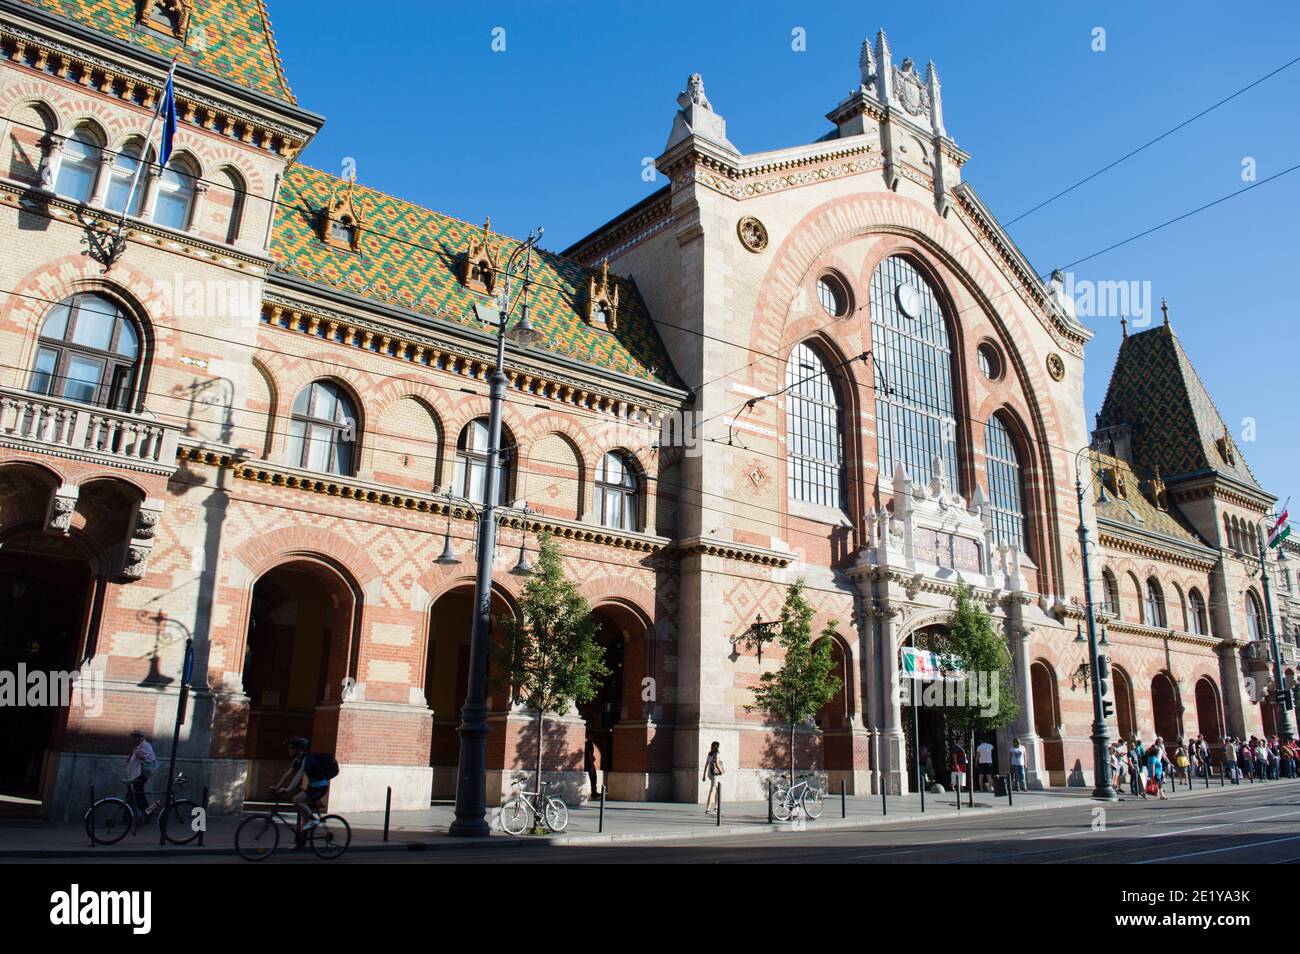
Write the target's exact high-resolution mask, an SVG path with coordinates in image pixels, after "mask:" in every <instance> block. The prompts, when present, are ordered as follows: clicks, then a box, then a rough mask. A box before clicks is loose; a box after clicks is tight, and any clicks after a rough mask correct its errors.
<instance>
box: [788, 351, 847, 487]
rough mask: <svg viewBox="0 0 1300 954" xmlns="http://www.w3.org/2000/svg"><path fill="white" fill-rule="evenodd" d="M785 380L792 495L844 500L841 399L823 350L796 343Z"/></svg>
mask: <svg viewBox="0 0 1300 954" xmlns="http://www.w3.org/2000/svg"><path fill="white" fill-rule="evenodd" d="M785 384H786V414H785V420H786V467H787V469H788V473H789V481H788V486H789V495H790V499H791V500H800V501H804V502H805V503H812V504H819V505H821V506H823V507H840V506H843V487H842V485H843V474H844V456H843V450H842V444H841V439H840V426H841V421H840V405H839V401H838V400H837V398H836V396H835V385H834V382H833V381H832V380H831V376H830V371H829V369H828V368H827V367H826V363H825V361H823V360H822V357H821V355H819V354H818V353H817V352H816V351H815V350H814V349H813V348H811V347H810V346H808V345H806V344H799V345H796V346H795V348H794V350H793V351H792V352H791V353H790V360H789V362H787V364H786V371H785Z"/></svg>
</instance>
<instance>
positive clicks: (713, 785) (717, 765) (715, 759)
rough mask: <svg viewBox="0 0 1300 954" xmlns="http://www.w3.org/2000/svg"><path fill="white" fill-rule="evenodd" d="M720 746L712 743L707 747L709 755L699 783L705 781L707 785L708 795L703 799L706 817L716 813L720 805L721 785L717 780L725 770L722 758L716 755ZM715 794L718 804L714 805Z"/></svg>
mask: <svg viewBox="0 0 1300 954" xmlns="http://www.w3.org/2000/svg"><path fill="white" fill-rule="evenodd" d="M720 744H721V743H719V742H714V743H713V744H712V745H711V746H709V754H708V755H707V756H706V757H705V759H704V776H703V778H701V781H707V782H708V783H709V794H708V797H706V798H705V799H704V813H705V814H706V815H708V814H712V813H713V812H715V811H717V810H718V809H719V808H720V807H721V804H720V803H721V802H722V792H721V788H720V786H721V784H722V783H721V782H720V781H719V779H721V778H722V774H723V772H724V771H725V769H723V767H722V756H720V755H719V754H718V746H719V745H720ZM715 794H717V795H718V804H715V803H714V801H713V796H714V795H715ZM710 806H712V807H710Z"/></svg>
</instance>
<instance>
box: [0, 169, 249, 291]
mask: <svg viewBox="0 0 1300 954" xmlns="http://www.w3.org/2000/svg"><path fill="white" fill-rule="evenodd" d="M0 205H8V206H12V207H13V208H16V209H22V210H24V211H29V212H30V211H32V207H33V206H34V205H35V206H40V207H42V210H41V212H39V213H37V214H43V215H45V216H46V217H47V218H49V219H51V220H53V221H56V222H64V223H66V224H68V225H71V226H73V227H75V228H78V229H94V230H96V231H98V232H99V233H101V234H106V233H107V232H108V231H112V230H114V229H116V228H117V223H118V220H119V216H118V215H116V214H114V213H112V212H108V211H105V210H104V209H98V208H93V207H91V206H88V205H81V204H79V203H76V202H69V201H68V200H67V199H63V198H60V197H59V196H57V195H54V194H53V193H50V192H46V191H44V190H43V189H39V188H37V187H36V186H33V185H31V184H24V183H19V182H15V181H13V180H11V179H6V178H4V177H0ZM126 224H127V228H126V231H125V236H126V238H127V240H128V241H130V242H134V243H136V244H139V245H151V246H154V247H155V248H161V249H163V250H165V251H169V252H178V253H180V254H182V255H187V256H189V257H190V258H195V259H198V260H200V261H205V262H208V263H210V264H212V265H217V266H219V267H221V268H229V269H232V270H234V271H238V272H243V273H245V274H248V275H251V276H255V277H257V278H262V277H264V276H265V274H266V271H267V269H268V267H269V266H270V264H271V262H270V259H268V258H263V257H261V256H258V255H251V254H249V253H248V252H247V251H243V250H240V249H235V248H231V247H229V246H227V245H221V244H218V243H216V242H211V241H208V240H207V239H203V238H199V237H198V236H196V235H194V234H192V233H189V232H177V231H173V230H172V229H167V228H163V227H162V226H159V225H154V224H153V223H151V222H145V221H142V220H140V219H136V218H129V217H128V218H127V223H126Z"/></svg>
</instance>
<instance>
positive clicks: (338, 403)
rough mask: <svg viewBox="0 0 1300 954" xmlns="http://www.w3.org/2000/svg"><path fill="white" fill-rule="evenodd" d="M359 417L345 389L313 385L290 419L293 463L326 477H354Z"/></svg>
mask: <svg viewBox="0 0 1300 954" xmlns="http://www.w3.org/2000/svg"><path fill="white" fill-rule="evenodd" d="M356 440H357V413H356V409H355V408H354V407H353V406H352V401H351V399H350V398H349V397H348V395H347V394H346V393H345V392H344V390H343V388H342V387H341V386H340V385H338V384H336V383H335V382H333V381H313V382H312V383H311V384H310V385H308V386H307V387H305V388H303V390H302V392H301V393H300V394H299V395H298V399H297V400H296V401H294V402H293V413H292V416H291V417H290V419H289V451H288V458H289V463H290V464H291V465H292V466H294V467H302V468H304V469H305V470H314V471H319V472H320V473H323V474H340V475H343V476H348V475H350V474H351V473H352V460H353V456H354V455H353V451H354V448H355V447H356Z"/></svg>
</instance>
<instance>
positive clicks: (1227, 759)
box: [1110, 735, 1300, 798]
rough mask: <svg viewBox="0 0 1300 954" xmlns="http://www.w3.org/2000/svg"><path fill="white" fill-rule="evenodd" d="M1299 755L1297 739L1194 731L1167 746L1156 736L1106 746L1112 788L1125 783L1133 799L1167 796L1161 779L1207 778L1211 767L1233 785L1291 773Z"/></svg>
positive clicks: (1189, 780)
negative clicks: (1214, 738)
mask: <svg viewBox="0 0 1300 954" xmlns="http://www.w3.org/2000/svg"><path fill="white" fill-rule="evenodd" d="M1298 759H1300V742H1288V741H1282V740H1281V739H1279V738H1278V737H1277V736H1276V735H1275V736H1273V737H1272V738H1259V737H1257V736H1253V735H1252V736H1251V737H1250V738H1249V739H1244V740H1243V739H1236V738H1232V737H1231V736H1230V737H1228V738H1227V739H1225V740H1224V741H1222V742H1217V743H1211V742H1209V741H1208V740H1207V739H1206V738H1205V737H1204V736H1202V735H1198V736H1197V737H1196V738H1195V739H1193V740H1191V741H1190V742H1185V741H1184V740H1182V739H1179V740H1177V743H1176V744H1175V745H1174V746H1173V748H1172V749H1170V747H1169V746H1168V745H1166V744H1165V740H1164V739H1163V738H1161V737H1160V736H1156V737H1155V741H1153V742H1152V743H1151V744H1150V745H1147V744H1145V743H1143V742H1142V740H1141V739H1140V738H1138V737H1137V736H1133V737H1131V738H1130V739H1128V740H1127V741H1125V740H1123V739H1121V740H1120V741H1118V742H1115V743H1113V744H1112V745H1111V747H1110V772H1111V783H1112V784H1113V785H1114V786H1115V790H1116V791H1120V792H1122V791H1124V790H1125V789H1126V788H1127V789H1128V791H1129V793H1130V794H1132V795H1134V796H1136V797H1138V798H1166V797H1167V796H1166V795H1165V791H1164V790H1165V785H1166V784H1171V783H1174V782H1176V781H1182V782H1183V783H1184V784H1186V785H1191V784H1192V779H1193V778H1208V777H1210V776H1211V775H1213V774H1214V773H1215V771H1216V769H1217V770H1218V772H1220V773H1221V774H1222V775H1223V777H1224V778H1225V779H1226V780H1228V781H1230V782H1232V784H1233V785H1238V784H1240V783H1241V780H1242V779H1243V778H1247V779H1251V780H1254V781H1269V780H1273V779H1279V778H1295V777H1296V763H1297V760H1298Z"/></svg>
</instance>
